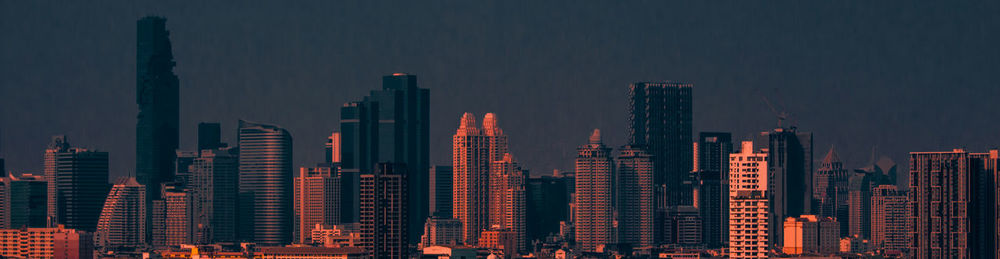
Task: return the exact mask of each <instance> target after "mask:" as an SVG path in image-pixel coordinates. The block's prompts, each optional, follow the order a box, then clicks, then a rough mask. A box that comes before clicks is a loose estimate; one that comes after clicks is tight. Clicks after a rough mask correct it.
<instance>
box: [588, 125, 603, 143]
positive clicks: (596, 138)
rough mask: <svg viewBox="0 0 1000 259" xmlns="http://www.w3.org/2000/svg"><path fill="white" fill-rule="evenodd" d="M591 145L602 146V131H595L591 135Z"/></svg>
mask: <svg viewBox="0 0 1000 259" xmlns="http://www.w3.org/2000/svg"><path fill="white" fill-rule="evenodd" d="M590 144H601V129H594V133H591V134H590Z"/></svg>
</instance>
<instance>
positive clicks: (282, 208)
mask: <svg viewBox="0 0 1000 259" xmlns="http://www.w3.org/2000/svg"><path fill="white" fill-rule="evenodd" d="M239 150H240V151H239V170H240V175H239V190H240V191H239V204H240V205H239V207H240V211H241V212H240V214H239V216H238V217H240V228H239V231H240V236H241V238H242V239H243V240H246V241H253V242H256V243H257V244H259V245H270V246H280V245H286V244H289V243H290V242H291V234H292V204H291V200H292V135H291V134H289V133H288V131H286V130H285V129H282V128H280V127H278V126H274V125H267V124H260V123H253V122H247V121H243V120H240V122H239Z"/></svg>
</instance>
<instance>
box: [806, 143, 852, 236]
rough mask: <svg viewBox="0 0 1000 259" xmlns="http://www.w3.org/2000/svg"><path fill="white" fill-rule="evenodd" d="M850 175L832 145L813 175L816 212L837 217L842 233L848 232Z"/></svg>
mask: <svg viewBox="0 0 1000 259" xmlns="http://www.w3.org/2000/svg"><path fill="white" fill-rule="evenodd" d="M849 177H850V175H849V174H848V173H847V169H844V163H843V162H841V161H840V156H838V155H837V151H835V150H834V149H833V147H830V152H828V153H827V154H826V157H824V158H823V162H822V163H821V164H820V165H819V169H818V170H816V175H815V176H814V177H813V193H812V198H813V200H814V203H815V205H816V206H814V208H815V209H814V210H813V211H814V212H815V213H816V216H818V217H820V218H827V217H830V218H836V219H837V221H838V223H840V225H841V227H840V233H843V234H847V233H848V232H849V231H848V227H849V224H848V222H847V220H848V218H849V215H850V210H849V207H848V189H849V185H848V178H849Z"/></svg>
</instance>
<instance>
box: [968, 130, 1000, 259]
mask: <svg viewBox="0 0 1000 259" xmlns="http://www.w3.org/2000/svg"><path fill="white" fill-rule="evenodd" d="M998 160H1000V151H998V150H996V149H993V150H990V151H989V152H986V153H970V154H969V176H968V182H967V186H965V188H966V191H967V192H968V194H967V195H966V197H967V198H968V201H967V205H966V206H967V207H966V210H965V211H966V213H968V215H967V218H968V220H969V222H968V228H969V233H968V253H969V255H968V257H969V258H998V255H1000V246H998V243H997V242H998V241H1000V240H998V239H997V235H998V233H997V232H996V229H997V224H998V223H1000V217H998V216H1000V215H997V209H998V206H1000V203H997V186H998V185H997V177H998V176H1000V174H998V173H1000V171H998V168H997V162H998Z"/></svg>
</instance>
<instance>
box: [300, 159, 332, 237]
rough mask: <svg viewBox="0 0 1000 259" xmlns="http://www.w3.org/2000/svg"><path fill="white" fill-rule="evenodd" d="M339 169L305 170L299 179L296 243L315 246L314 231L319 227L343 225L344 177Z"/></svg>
mask: <svg viewBox="0 0 1000 259" xmlns="http://www.w3.org/2000/svg"><path fill="white" fill-rule="evenodd" d="M335 170H336V169H333V168H330V167H325V166H319V167H302V168H300V170H299V176H298V177H296V178H295V195H294V196H295V217H294V220H295V224H294V226H295V230H294V231H295V233H294V235H293V236H294V237H295V242H296V243H299V244H312V243H313V242H314V241H313V240H312V233H311V232H310V231H311V230H312V229H313V227H314V226H316V225H317V224H320V225H324V226H333V225H336V224H339V223H340V176H339V175H337V172H336V171H335Z"/></svg>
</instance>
